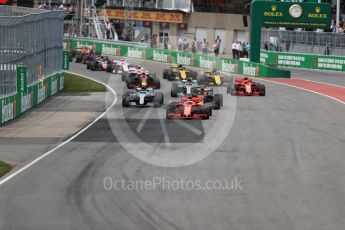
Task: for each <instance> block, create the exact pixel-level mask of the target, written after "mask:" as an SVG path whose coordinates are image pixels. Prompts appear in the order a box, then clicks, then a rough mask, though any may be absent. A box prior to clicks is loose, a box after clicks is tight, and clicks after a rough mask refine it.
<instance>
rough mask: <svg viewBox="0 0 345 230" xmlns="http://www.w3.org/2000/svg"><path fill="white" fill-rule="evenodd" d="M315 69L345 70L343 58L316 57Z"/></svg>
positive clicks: (344, 59)
mask: <svg viewBox="0 0 345 230" xmlns="http://www.w3.org/2000/svg"><path fill="white" fill-rule="evenodd" d="M316 63H317V65H316V67H317V69H327V70H338V71H345V58H344V57H332V56H323V57H318V58H317V59H316Z"/></svg>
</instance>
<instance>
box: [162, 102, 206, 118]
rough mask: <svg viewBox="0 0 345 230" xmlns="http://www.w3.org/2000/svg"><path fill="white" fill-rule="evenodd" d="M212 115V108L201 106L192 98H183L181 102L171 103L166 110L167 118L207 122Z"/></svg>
mask: <svg viewBox="0 0 345 230" xmlns="http://www.w3.org/2000/svg"><path fill="white" fill-rule="evenodd" d="M211 115H212V107H211V106H209V105H207V104H202V103H201V104H200V103H199V102H198V100H196V99H195V98H194V99H193V98H192V97H182V99H181V102H171V103H170V104H169V105H168V106H167V108H166V118H167V119H169V120H171V119H174V118H183V119H203V120H207V119H209V118H210V116H211Z"/></svg>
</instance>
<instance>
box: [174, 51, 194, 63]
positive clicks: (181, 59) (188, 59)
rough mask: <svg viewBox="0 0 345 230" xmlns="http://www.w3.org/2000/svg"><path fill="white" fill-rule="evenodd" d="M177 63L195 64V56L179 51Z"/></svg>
mask: <svg viewBox="0 0 345 230" xmlns="http://www.w3.org/2000/svg"><path fill="white" fill-rule="evenodd" d="M176 63H177V64H182V65H189V66H193V65H194V56H193V55H192V54H191V53H183V52H177V53H176Z"/></svg>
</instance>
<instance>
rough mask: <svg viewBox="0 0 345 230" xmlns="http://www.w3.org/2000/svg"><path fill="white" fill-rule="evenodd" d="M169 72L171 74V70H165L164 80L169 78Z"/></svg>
mask: <svg viewBox="0 0 345 230" xmlns="http://www.w3.org/2000/svg"><path fill="white" fill-rule="evenodd" d="M169 72H170V70H169V69H164V70H163V79H167V78H168V76H169Z"/></svg>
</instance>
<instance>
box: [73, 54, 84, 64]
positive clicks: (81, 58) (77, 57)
mask: <svg viewBox="0 0 345 230" xmlns="http://www.w3.org/2000/svg"><path fill="white" fill-rule="evenodd" d="M82 61H83V56H81V55H76V56H75V62H76V63H81V62H82Z"/></svg>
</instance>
